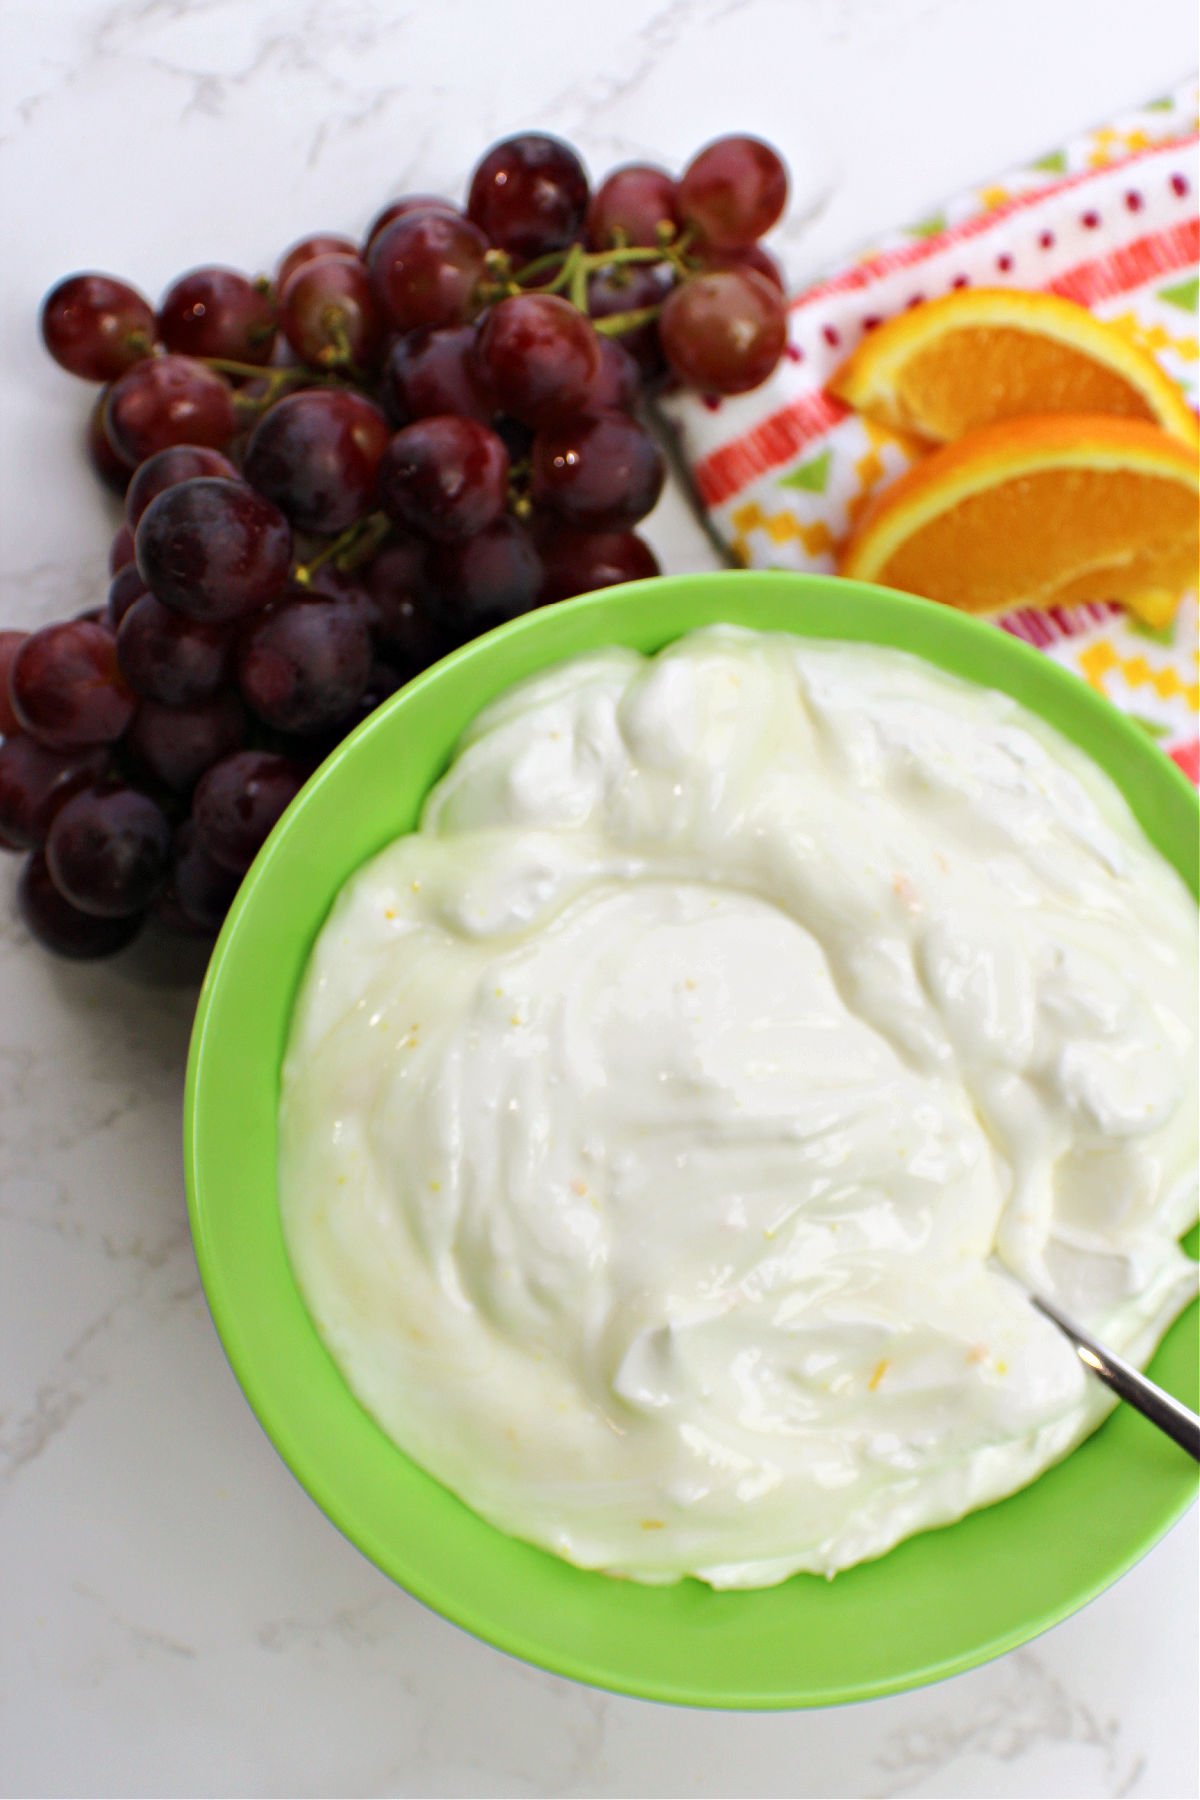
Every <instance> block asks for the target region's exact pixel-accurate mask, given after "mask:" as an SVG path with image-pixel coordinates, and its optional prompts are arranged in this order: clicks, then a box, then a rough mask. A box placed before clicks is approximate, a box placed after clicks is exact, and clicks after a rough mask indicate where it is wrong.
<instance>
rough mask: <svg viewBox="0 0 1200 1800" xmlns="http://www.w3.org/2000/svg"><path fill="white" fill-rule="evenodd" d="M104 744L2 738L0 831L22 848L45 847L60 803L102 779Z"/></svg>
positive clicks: (104, 756) (104, 757)
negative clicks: (50, 744)
mask: <svg viewBox="0 0 1200 1800" xmlns="http://www.w3.org/2000/svg"><path fill="white" fill-rule="evenodd" d="M107 766H108V753H107V751H104V750H72V751H61V750H47V749H46V748H45V747H44V745H42V744H35V743H34V741H33V739H32V738H28V737H13V738H8V739H6V740H5V742H4V743H3V744H0V833H3V835H4V837H5V839H6V840H7V841H8V843H9V844H12V845H15V846H16V847H17V848H18V849H21V850H40V849H41V847H42V845H43V844H44V843H45V841H46V833H47V832H48V831H49V829H50V822H51V820H52V819H53V817H54V815H55V813H56V812H57V811H58V809H59V807H60V806H63V805H65V804H66V802H67V801H68V800H69V799H70V798H71V795H72V794H76V793H78V792H79V789H80V788H83V787H89V786H90V785H91V784H92V783H93V782H94V781H99V780H100V778H101V777H102V776H103V774H104V771H105V769H106V768H107Z"/></svg>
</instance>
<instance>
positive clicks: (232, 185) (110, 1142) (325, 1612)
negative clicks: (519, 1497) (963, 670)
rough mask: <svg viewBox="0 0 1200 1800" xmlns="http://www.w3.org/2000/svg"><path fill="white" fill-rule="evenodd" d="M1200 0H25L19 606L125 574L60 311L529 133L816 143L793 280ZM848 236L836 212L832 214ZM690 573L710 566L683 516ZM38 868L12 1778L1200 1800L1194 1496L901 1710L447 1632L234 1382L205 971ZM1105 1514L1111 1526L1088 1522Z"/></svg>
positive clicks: (13, 286)
mask: <svg viewBox="0 0 1200 1800" xmlns="http://www.w3.org/2000/svg"><path fill="white" fill-rule="evenodd" d="M1195 54H1196V51H1195V33H1194V16H1193V8H1192V5H1191V0H1152V3H1151V4H1147V3H1146V0H970V3H969V4H964V3H963V0H959V3H958V4H953V3H952V0H603V3H602V4H595V3H594V4H589V5H580V4H578V0H491V3H490V4H485V3H484V0H437V3H427V4H424V5H412V4H407V3H404V4H402V3H401V0H7V4H6V5H5V7H4V8H3V16H2V17H0V82H2V84H3V94H2V98H0V239H2V242H0V250H2V266H3V286H2V295H0V305H2V328H0V359H2V362H3V369H2V383H3V385H2V387H0V394H2V395H3V407H2V429H0V442H2V444H3V468H2V470H0V525H2V543H0V624H26V623H33V622H38V621H41V620H44V619H47V618H50V617H54V616H59V615H62V614H64V613H66V612H68V611H70V610H72V609H78V608H79V607H81V606H83V605H89V604H93V603H95V601H97V600H98V599H99V598H101V597H102V595H103V591H104V587H105V582H106V577H105V574H104V569H105V553H106V548H107V543H108V539H109V536H110V535H111V531H112V529H113V520H114V513H113V508H112V506H111V505H110V504H109V503H108V502H106V501H105V500H103V499H102V498H101V497H100V495H99V492H98V490H97V488H96V486H95V484H94V483H93V481H92V479H91V477H90V475H89V473H88V471H87V469H86V467H85V465H84V462H83V459H82V455H81V453H80V450H79V448H78V432H79V425H80V422H81V420H82V419H83V417H84V414H85V411H86V408H87V405H88V401H89V398H90V390H88V389H85V387H84V386H83V385H82V384H78V383H75V382H73V381H71V380H70V379H69V378H68V377H66V376H65V375H63V374H62V373H61V372H60V371H59V370H58V369H56V368H55V367H54V365H53V364H51V362H50V361H49V359H48V358H46V357H45V356H44V354H43V353H42V352H41V350H40V347H39V345H38V343H37V339H36V331H35V319H36V309H37V304H38V301H39V298H40V296H41V294H42V293H43V292H44V290H45V289H46V288H47V287H48V286H49V285H50V284H51V283H52V282H53V281H54V280H55V279H57V278H58V277H59V276H60V275H62V274H64V273H66V272H67V271H68V270H71V269H74V268H80V267H83V268H87V267H99V268H102V269H108V270H112V271H114V272H117V273H121V274H124V275H126V276H128V277H129V278H131V279H132V280H134V281H135V282H136V283H137V284H138V285H140V286H141V287H143V288H144V289H146V290H147V291H149V292H150V293H151V294H155V293H157V292H159V291H161V289H162V288H163V287H164V286H165V285H166V283H167V281H168V280H169V279H170V278H171V277H172V276H173V275H175V274H176V273H178V272H179V271H180V270H182V269H185V268H188V267H190V266H192V265H193V264H195V263H197V262H201V261H226V262H230V263H232V264H234V265H236V266H242V267H245V268H247V269H251V270H254V269H257V268H259V267H261V266H264V265H266V266H269V265H270V264H271V263H272V262H273V261H274V259H275V257H276V256H277V254H278V252H279V251H280V249H281V248H282V247H283V246H285V245H286V244H288V243H289V242H290V241H291V240H292V239H294V238H295V237H297V236H299V235H301V234H302V233H304V232H305V231H309V230H315V229H318V228H329V229H346V228H349V229H350V230H351V231H357V230H359V229H360V228H361V227H362V226H363V225H364V224H365V222H366V220H367V219H368V218H369V217H370V215H371V214H372V213H373V212H374V211H375V210H376V208H377V207H378V206H379V205H381V204H382V203H383V201H384V200H385V199H387V198H389V197H390V196H391V195H392V194H393V193H395V192H400V191H404V190H405V189H418V190H428V189H435V190H441V191H445V192H447V193H449V194H451V195H457V194H458V193H459V192H460V191H461V188H462V185H463V181H464V177H465V176H466V174H467V173H468V171H469V169H470V167H471V166H472V164H473V162H474V161H475V160H476V158H477V156H478V154H479V153H480V151H481V150H482V149H483V148H484V147H485V145H486V144H487V143H488V142H490V141H491V140H492V139H493V138H495V137H497V136H500V135H502V134H503V133H505V132H507V131H510V130H513V129H516V128H518V127H521V126H534V127H541V128H546V129H549V130H552V131H556V132H558V133H560V134H562V135H564V136H566V137H568V138H570V139H572V140H573V141H574V142H575V143H577V144H578V146H579V147H580V149H581V150H582V151H583V153H584V154H585V156H586V157H587V158H588V160H589V162H590V164H591V166H592V168H593V169H596V170H603V169H604V168H606V167H608V166H611V165H612V164H613V163H615V162H617V161H620V160H626V159H628V158H630V157H634V156H644V155H649V156H652V157H654V158H656V159H662V160H666V161H668V162H673V163H676V164H678V163H679V162H680V161H681V160H682V159H684V158H685V157H686V155H687V154H688V152H689V151H690V150H692V149H694V148H695V147H697V146H698V145H699V144H700V143H701V142H703V141H704V140H705V139H707V138H708V137H710V136H713V135H715V133H716V132H718V131H719V130H727V129H733V128H738V127H743V128H745V127H748V128H750V129H753V130H757V131H759V132H761V133H762V134H763V135H765V136H768V137H770V138H773V139H774V140H775V141H776V142H777V143H778V144H779V145H780V146H781V147H782V148H783V149H784V151H785V152H786V154H787V155H788V157H789V158H790V160H791V163H792V166H793V171H794V175H795V195H794V200H793V206H792V213H791V217H790V221H789V224H788V226H787V228H786V230H785V231H784V232H783V233H782V234H781V240H780V248H781V252H782V254H783V256H784V259H785V261H786V262H787V264H788V267H789V271H790V273H791V275H792V276H793V277H794V278H798V277H801V276H803V275H804V274H805V273H807V272H809V271H811V270H814V269H816V268H817V267H819V266H820V264H821V263H822V262H823V261H824V260H825V259H826V258H829V257H831V256H833V255H835V254H837V253H839V252H841V251H843V250H848V249H850V248H852V247H853V246H854V245H855V244H856V243H857V242H858V241H859V240H861V239H864V238H866V237H868V236H870V235H871V234H872V233H873V232H874V231H876V230H877V229H880V228H882V227H885V226H887V225H889V224H892V223H895V222H898V221H901V220H903V219H904V218H906V217H910V216H919V215H920V214H921V212H922V210H928V209H929V208H930V207H931V206H933V205H935V204H936V203H937V202H938V200H939V199H940V198H942V197H943V196H944V195H945V194H946V193H947V192H952V191H954V190H956V189H958V188H961V187H962V186H963V185H964V184H965V183H966V182H968V181H970V180H971V179H973V178H975V177H984V176H986V175H987V174H989V173H991V172H993V171H999V170H1001V169H1003V168H1004V167H1005V166H1006V165H1007V164H1009V163H1011V162H1015V161H1017V160H1019V159H1021V158H1024V157H1028V156H1032V155H1035V154H1037V153H1038V152H1039V151H1041V150H1043V149H1045V148H1046V147H1048V146H1052V145H1053V144H1054V143H1056V142H1057V141H1059V140H1060V139H1062V138H1063V137H1065V136H1066V135H1068V134H1069V133H1071V132H1073V131H1075V130H1077V129H1079V128H1081V127H1083V126H1086V125H1088V124H1090V123H1093V122H1095V121H1097V120H1101V119H1103V118H1104V117H1105V116H1107V115H1108V114H1109V113H1110V112H1114V111H1117V110H1120V109H1121V108H1123V107H1125V106H1128V105H1131V104H1134V103H1136V102H1138V101H1139V100H1142V99H1144V98H1146V97H1148V96H1150V95H1152V94H1154V93H1155V92H1156V91H1159V90H1161V89H1163V88H1165V87H1167V86H1168V85H1170V84H1172V83H1173V82H1175V81H1177V80H1178V79H1180V78H1181V77H1183V76H1185V75H1186V74H1187V73H1188V72H1189V70H1190V68H1191V66H1192V65H1193V63H1194V60H1195ZM807 215H812V216H811V218H810V219H809V221H808V222H807V223H806V216H807ZM650 536H651V537H652V538H653V540H654V542H655V544H656V546H657V547H658V549H659V551H660V553H661V555H662V559H663V561H664V564H665V566H666V567H667V568H668V569H671V570H685V569H693V568H706V567H710V566H712V564H713V557H712V553H711V551H710V549H709V547H708V544H707V542H706V540H705V538H704V537H703V535H702V533H701V532H700V531H699V529H698V528H697V526H696V525H695V524H694V523H693V522H692V521H691V520H690V518H689V517H688V515H687V512H686V510H685V508H684V506H683V504H682V502H681V501H679V500H678V499H676V498H669V499H668V500H666V501H664V502H663V504H662V505H661V506H660V508H659V510H658V512H657V513H656V515H655V517H654V519H653V520H652V521H651V526H650ZM15 869H16V865H15V862H14V861H11V860H9V859H3V867H0V1334H2V1335H0V1792H3V1793H4V1794H30V1795H32V1794H38V1795H41V1794H79V1795H85V1794H114V1795H116V1794H237V1793H244V1794H264V1795H266V1794H363V1795H367V1794H430V1795H501V1794H503V1795H509V1794H512V1795H543V1794H553V1795H568V1794H570V1795H587V1794H597V1795H625V1794H630V1795H635V1794H661V1795H674V1794H697V1795H702V1794H712V1795H964V1796H965V1795H1030V1796H1032V1795H1043V1794H1055V1795H1116V1794H1133V1795H1155V1796H1164V1797H1166V1796H1171V1797H1178V1796H1185V1795H1193V1794H1195V1793H1196V1792H1197V1759H1196V1730H1195V1697H1196V1691H1197V1632H1196V1622H1197V1621H1196V1590H1197V1530H1196V1520H1195V1515H1194V1514H1193V1515H1192V1517H1191V1518H1190V1519H1189V1520H1187V1521H1185V1522H1184V1523H1183V1524H1182V1525H1180V1526H1179V1527H1177V1528H1176V1530H1175V1531H1174V1532H1172V1533H1171V1534H1170V1536H1169V1537H1168V1538H1167V1539H1166V1540H1165V1541H1164V1542H1163V1543H1162V1544H1161V1545H1160V1546H1159V1547H1158V1548H1157V1549H1156V1550H1155V1551H1153V1552H1152V1553H1151V1555H1150V1556H1148V1557H1147V1558H1146V1560H1145V1561H1144V1562H1143V1563H1142V1564H1141V1565H1140V1566H1139V1567H1138V1568H1136V1569H1135V1570H1134V1571H1133V1572H1132V1573H1131V1574H1130V1575H1128V1576H1127V1577H1126V1578H1125V1579H1124V1580H1123V1581H1121V1582H1120V1583H1119V1584H1118V1585H1117V1586H1116V1587H1115V1588H1114V1589H1112V1590H1111V1591H1110V1592H1109V1593H1107V1594H1106V1595H1104V1596H1103V1597H1102V1598H1101V1599H1099V1600H1098V1601H1096V1602H1095V1603H1094V1604H1093V1605H1092V1606H1091V1607H1089V1608H1088V1609H1087V1610H1086V1611H1085V1612H1084V1613H1083V1614H1081V1615H1079V1616H1077V1617H1076V1618H1074V1619H1071V1620H1069V1621H1068V1622H1067V1623H1065V1624H1063V1625H1061V1626H1059V1627H1058V1628H1057V1629H1056V1630H1054V1631H1051V1632H1049V1633H1047V1634H1046V1636H1044V1637H1043V1638H1041V1639H1039V1640H1038V1641H1037V1642H1036V1643H1034V1644H1032V1645H1030V1646H1029V1647H1027V1648H1026V1649H1023V1650H1019V1651H1016V1652H1015V1653H1013V1654H1012V1655H1010V1656H1007V1657H1004V1658H1002V1659H1001V1660H999V1661H997V1662H994V1663H992V1664H990V1665H988V1666H986V1667H984V1668H982V1669H978V1670H976V1671H974V1672H973V1673H971V1674H968V1675H964V1676H961V1677H958V1678H957V1679H955V1680H952V1681H948V1682H945V1683H943V1684H942V1685H940V1686H937V1687H933V1688H929V1689H925V1690H923V1691H920V1692H916V1693H912V1694H907V1695H901V1696H899V1697H897V1698H895V1699H889V1700H881V1701H876V1702H872V1703H869V1704H865V1705H861V1706H856V1707H850V1708H843V1709H835V1710H828V1711H824V1712H818V1713H807V1714H805V1713H791V1714H781V1715H773V1716H770V1715H768V1716H754V1715H733V1716H728V1715H720V1714H703V1713H689V1712H687V1711H683V1710H679V1709H675V1708H671V1707H661V1706H653V1705H648V1704H643V1703H641V1702H637V1701H632V1700H626V1699H621V1698H617V1697H614V1696H611V1695H606V1694H602V1693H599V1692H594V1691H592V1690H589V1689H587V1688H584V1687H580V1686H576V1685H574V1684H572V1683H570V1682H567V1681H563V1680H559V1679H557V1678H556V1677H554V1676H551V1675H547V1674H544V1673H542V1672H540V1671H538V1670H535V1669H532V1668H527V1667H525V1666H524V1665H522V1664H520V1663H517V1662H513V1661H511V1660H510V1659H508V1658H506V1657H504V1656H502V1655H500V1654H499V1653H498V1652H496V1651H494V1650H491V1649H490V1648H488V1647H486V1646H485V1645H483V1644H480V1643H477V1642H475V1641H474V1640H473V1639H471V1638H469V1637H467V1636H465V1635H464V1634H463V1633H461V1632H459V1631H458V1630H456V1629H455V1628H453V1627H452V1626H450V1625H448V1624H446V1623H444V1622H443V1621H442V1620H441V1619H439V1618H437V1617H435V1616H433V1615H432V1614H430V1613H428V1612H426V1611H425V1610H424V1609H423V1608H422V1607H420V1606H419V1605H417V1604H416V1603H415V1602H414V1601H412V1600H410V1599H409V1598H408V1596H407V1595H405V1594H404V1593H402V1592H401V1591H400V1590H399V1589H398V1588H396V1587H394V1586H393V1585H392V1584H391V1583H390V1582H389V1581H388V1580H387V1579H386V1578H385V1577H384V1576H383V1575H382V1574H380V1573H379V1572H378V1570H376V1569H375V1568H374V1567H373V1566H372V1565H371V1564H370V1563H368V1562H366V1561H365V1560H364V1559H363V1558H362V1557H361V1556H360V1555H359V1554H358V1553H357V1552H356V1551H355V1550H353V1549H352V1548H351V1547H350V1546H349V1545H348V1544H347V1543H346V1542H345V1541H344V1540H343V1539H342V1538H341V1537H340V1536H339V1535H338V1533H337V1532H336V1531H335V1530H334V1529H333V1527H332V1526H331V1525H330V1524H329V1523H328V1522H327V1521H326V1519H325V1518H324V1517H323V1515H322V1514H321V1513H320V1512H318V1510H317V1509H316V1507H315V1506H314V1505H313V1504H312V1503H311V1502H310V1501H309V1499H308V1498H307V1496H306V1495H305V1494H304V1492H303V1491H302V1490H301V1489H300V1487H299V1486H298V1485H297V1484H296V1482H295V1481H294V1480H293V1478H292V1477H291V1475H290V1474H289V1473H288V1472H287V1470H286V1469H285V1468H284V1466H283V1465H282V1463H281V1462H280V1461H279V1460H278V1458H277V1457H276V1455H275V1453H274V1451H273V1450H272V1448H271V1446H270V1444H269V1443H268V1442H267V1440H266V1438H265V1437H264V1436H263V1434H262V1432H261V1431H260V1429H259V1427H258V1425H257V1424H256V1422H255V1420H254V1418H253V1417H252V1415H251V1413H250V1411H249V1409H248V1407H247V1406H246V1403H245V1401H244V1400H243V1398H242V1396H241V1393H240V1391H239V1389H238V1387H237V1384H236V1382H235V1381H234V1379H233V1376H232V1375H231V1373H230V1371H229V1368H228V1366H227V1365H226V1362H225V1359H224V1357H223V1355H222V1352H221V1348H220V1345H219V1343H218V1341H217V1338H216V1336H215V1333H214V1331H213V1328H212V1324H211V1322H210V1320H209V1316H208V1313H207V1310H206V1308H205V1304H204V1298H203V1295H202V1292H201V1290H200V1285H199V1281H198V1278H197V1274H196V1268H195V1264H194V1261H193V1258H192V1251H191V1245H190V1240H189V1237H188V1229H187V1219H186V1212H185V1207H184V1198H183V1183H182V1178H181V1170H180V1149H179V1127H180V1099H181V1090H182V1075H183V1066H184V1057H185V1052H186V1045H187V1036H188V1028H189V1022H190V1014H191V1008H192V1004H193V991H192V990H190V989H189V988H187V987H186V986H179V985H172V984H171V983H170V982H169V981H168V980H166V979H165V972H164V970H163V969H162V968H161V967H158V968H156V967H154V966H153V964H152V962H151V961H150V960H148V959H147V958H146V957H145V956H140V957H139V956H138V955H137V954H136V953H135V954H134V955H133V956H131V957H127V958H125V959H122V960H121V961H119V962H117V963H116V964H110V965H107V966H106V965H97V966H91V967H82V968H81V967H75V966H69V965H64V964H57V963H54V962H52V961H51V960H50V959H49V958H48V957H46V956H44V955H42V954H41V953H40V952H38V951H37V950H36V949H35V948H34V947H33V946H32V945H31V944H30V942H29V941H28V939H27V937H26V935H25V933H24V931H23V930H22V929H21V928H20V927H19V926H18V925H17V924H16V923H15V922H14V920H13V917H12V906H11V890H12V886H13V880H14V876H15ZM1081 1529H1086V1521H1081Z"/></svg>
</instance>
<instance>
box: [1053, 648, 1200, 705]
mask: <svg viewBox="0 0 1200 1800" xmlns="http://www.w3.org/2000/svg"><path fill="white" fill-rule="evenodd" d="M1079 668H1080V671H1081V673H1082V674H1083V676H1084V678H1085V679H1086V680H1087V681H1088V682H1089V683H1090V685H1091V686H1092V687H1094V688H1096V689H1097V690H1098V691H1099V692H1100V693H1101V694H1105V693H1107V691H1108V690H1107V689H1106V688H1105V685H1104V678H1105V676H1106V675H1111V674H1112V672H1113V670H1114V669H1115V670H1116V671H1117V673H1118V674H1119V675H1120V676H1121V677H1122V679H1123V680H1124V681H1125V683H1126V685H1127V686H1128V687H1131V688H1138V687H1147V686H1149V687H1152V688H1153V689H1154V692H1155V693H1156V694H1157V695H1158V697H1159V699H1160V700H1175V699H1181V700H1186V702H1187V704H1188V705H1189V706H1190V707H1191V709H1192V711H1193V712H1200V682H1196V681H1183V680H1181V679H1180V677H1179V675H1177V674H1176V672H1175V670H1174V669H1152V668H1151V667H1150V664H1149V663H1148V662H1147V661H1146V658H1145V657H1144V656H1118V655H1117V653H1116V651H1115V650H1114V649H1113V647H1112V645H1111V644H1110V643H1109V642H1108V640H1107V639H1106V638H1101V639H1100V641H1099V643H1096V644H1089V645H1088V647H1087V649H1086V650H1084V651H1083V652H1082V653H1081V655H1080V658H1079Z"/></svg>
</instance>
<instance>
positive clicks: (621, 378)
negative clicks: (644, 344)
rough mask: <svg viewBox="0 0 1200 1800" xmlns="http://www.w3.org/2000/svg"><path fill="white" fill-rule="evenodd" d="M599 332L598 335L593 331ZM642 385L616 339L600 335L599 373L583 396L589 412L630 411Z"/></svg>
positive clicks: (635, 370) (632, 359) (639, 373)
mask: <svg viewBox="0 0 1200 1800" xmlns="http://www.w3.org/2000/svg"><path fill="white" fill-rule="evenodd" d="M597 335H599V334H597ZM641 388H642V372H641V370H640V369H639V368H638V366H637V363H636V361H635V360H634V358H633V357H632V356H630V354H629V352H628V350H626V349H625V347H624V345H623V344H622V343H621V340H620V339H619V338H613V337H601V338H600V373H599V375H598V376H597V377H596V382H595V385H594V386H593V388H592V391H591V393H590V394H589V395H588V398H587V407H586V410H587V412H588V413H589V414H593V415H594V414H596V413H602V412H626V413H631V412H633V410H634V408H635V407H636V406H637V403H638V396H639V394H640V393H641Z"/></svg>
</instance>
